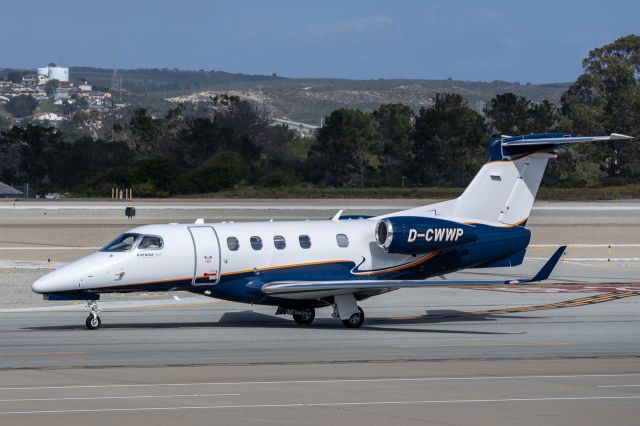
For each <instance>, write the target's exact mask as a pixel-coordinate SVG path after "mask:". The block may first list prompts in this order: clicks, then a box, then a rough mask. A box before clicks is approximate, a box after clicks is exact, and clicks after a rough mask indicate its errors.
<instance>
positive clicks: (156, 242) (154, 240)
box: [138, 235, 164, 250]
mask: <svg viewBox="0 0 640 426" xmlns="http://www.w3.org/2000/svg"><path fill="white" fill-rule="evenodd" d="M163 246H164V242H163V241H162V238H160V237H158V236H155V235H145V236H144V237H142V241H140V244H138V248H139V249H140V250H160V249H161V248H162V247H163Z"/></svg>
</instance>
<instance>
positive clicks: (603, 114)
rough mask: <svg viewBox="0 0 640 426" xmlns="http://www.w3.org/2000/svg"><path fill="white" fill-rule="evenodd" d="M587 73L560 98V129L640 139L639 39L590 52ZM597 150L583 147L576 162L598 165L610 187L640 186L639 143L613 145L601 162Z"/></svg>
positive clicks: (631, 37)
mask: <svg viewBox="0 0 640 426" xmlns="http://www.w3.org/2000/svg"><path fill="white" fill-rule="evenodd" d="M583 68H584V73H583V74H582V75H581V76H580V77H579V78H578V79H577V80H576V82H575V83H573V84H572V85H571V86H570V87H569V89H568V90H567V92H565V94H564V95H563V96H562V100H561V102H562V113H563V115H564V117H563V120H562V127H563V128H565V129H571V130H573V131H577V132H585V133H610V132H617V133H624V134H628V135H630V136H634V137H636V138H638V137H640V84H639V82H638V78H639V77H640V37H639V36H637V35H633V34H631V35H628V36H625V37H621V38H619V39H617V40H616V41H614V42H613V43H610V44H607V45H605V46H602V47H599V48H596V49H594V50H592V51H591V52H589V56H588V57H587V58H586V59H585V60H584V61H583ZM593 149H594V148H593V147H579V148H574V149H573V151H574V155H576V156H578V157H584V158H586V159H587V160H589V159H590V158H591V159H592V160H591V161H593V162H598V163H599V164H600V167H601V169H602V170H603V171H604V172H605V173H606V178H605V180H606V181H607V182H615V181H624V182H627V183H637V182H640V147H638V144H637V143H634V142H631V143H629V142H621V141H614V142H609V143H607V144H605V145H604V149H602V148H601V149H599V152H598V156H597V157H596V156H595V154H594V152H593ZM603 151H604V152H603ZM612 179H613V180H612ZM605 183H606V182H605Z"/></svg>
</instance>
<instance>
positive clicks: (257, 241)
mask: <svg viewBox="0 0 640 426" xmlns="http://www.w3.org/2000/svg"><path fill="white" fill-rule="evenodd" d="M249 242H250V243H251V248H252V249H254V250H262V238H260V237H256V236H253V237H251V238H250V239H249Z"/></svg>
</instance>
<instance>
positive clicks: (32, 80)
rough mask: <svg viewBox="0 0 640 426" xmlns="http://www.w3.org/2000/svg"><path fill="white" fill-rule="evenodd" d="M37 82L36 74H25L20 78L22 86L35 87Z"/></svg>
mask: <svg viewBox="0 0 640 426" xmlns="http://www.w3.org/2000/svg"><path fill="white" fill-rule="evenodd" d="M39 81H40V80H39V78H38V74H25V75H24V76H23V77H22V84H25V85H27V86H37V85H38V84H39Z"/></svg>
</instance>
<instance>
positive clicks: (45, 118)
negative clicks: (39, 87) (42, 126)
mask: <svg viewBox="0 0 640 426" xmlns="http://www.w3.org/2000/svg"><path fill="white" fill-rule="evenodd" d="M36 120H39V121H62V120H65V118H64V117H62V116H60V115H58V114H56V113H53V112H50V113H48V114H42V115H39V116H37V117H36Z"/></svg>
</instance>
